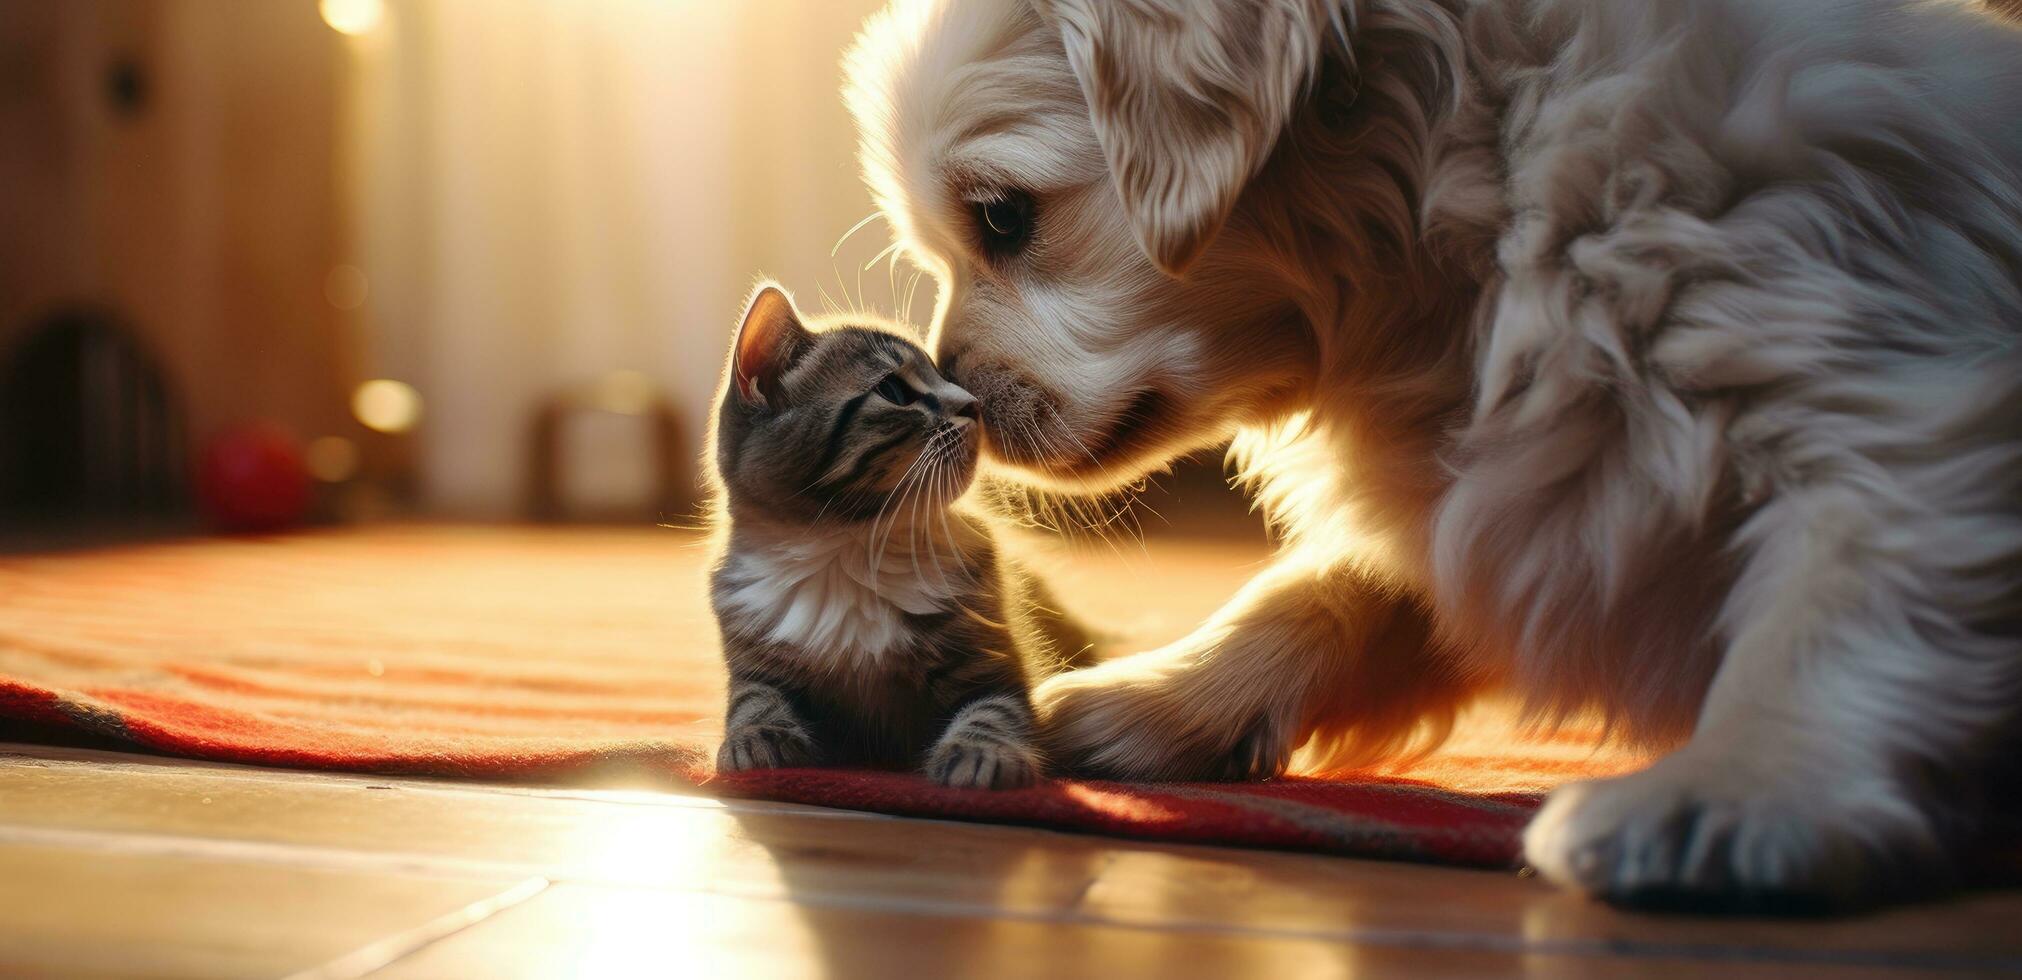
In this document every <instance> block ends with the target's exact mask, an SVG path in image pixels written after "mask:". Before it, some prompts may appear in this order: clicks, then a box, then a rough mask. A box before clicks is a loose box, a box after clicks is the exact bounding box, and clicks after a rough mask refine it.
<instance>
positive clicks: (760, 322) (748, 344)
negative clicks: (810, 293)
mask: <svg viewBox="0 0 2022 980" xmlns="http://www.w3.org/2000/svg"><path fill="white" fill-rule="evenodd" d="M810 339H811V337H810V335H809V334H808V332H807V328H806V327H804V326H801V323H800V314H799V313H798V312H796V311H795V310H794V308H793V300H792V299H790V298H788V297H787V295H786V292H785V291H784V290H782V289H780V288H779V287H778V286H775V285H773V284H772V283H766V284H765V285H763V286H760V287H759V288H758V291H757V292H755V293H753V294H752V296H751V302H750V304H749V305H747V306H746V307H745V308H744V323H743V325H742V326H739V327H738V328H737V349H736V352H735V353H733V354H731V355H730V373H731V381H732V384H734V385H735V386H736V388H737V394H738V397H740V398H743V399H744V400H745V401H746V402H748V403H751V404H755V405H765V404H772V403H776V402H777V401H778V400H779V393H780V388H779V379H780V376H781V375H783V374H785V373H786V371H787V369H788V368H790V367H792V366H793V362H794V361H795V360H797V359H799V357H800V355H801V353H802V352H803V351H804V350H806V348H807V345H808V341H809V340H810Z"/></svg>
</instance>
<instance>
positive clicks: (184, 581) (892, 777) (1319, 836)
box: [0, 527, 1635, 866]
mask: <svg viewBox="0 0 2022 980" xmlns="http://www.w3.org/2000/svg"><path fill="white" fill-rule="evenodd" d="M1261 559H1262V553H1261V552H1260V551H1258V550H1257V549H1255V548H1253V547H1244V546H1237V545H1227V544H1222V545H1216V544H1190V545H1159V544H1154V545H1151V546H1149V548H1148V550H1145V551H1138V550H1136V549H1134V548H1124V549H1119V550H1118V551H1117V552H1115V553H1110V552H1103V553H1099V554H1095V555H1088V556H1080V557H1076V558H1073V559H1070V560H1065V561H1063V562H1062V563H1061V566H1060V568H1059V569H1058V574H1057V576H1056V584H1057V586H1058V587H1059V590H1060V592H1061V594H1062V595H1065V596H1068V597H1071V599H1072V600H1073V604H1074V605H1075V607H1076V609H1077V611H1079V612H1082V613H1083V614H1084V615H1087V616H1088V617H1090V618H1091V620H1093V621H1096V622H1100V623H1103V624H1105V626H1107V627H1109V628H1111V629H1115V630H1117V631H1119V632H1121V633H1123V634H1125V638H1126V639H1127V641H1128V647H1129V648H1142V647H1145V646H1149V645H1153V644H1156V643H1162V642H1165V641H1167V640H1170V639H1172V638H1174V637H1176V636H1178V635H1181V634H1182V633H1184V632H1185V631H1186V629H1187V628H1188V627H1190V626H1191V625H1192V624H1193V623H1194V622H1196V621H1197V620H1198V619H1199V618H1200V617H1201V616H1203V615H1205V614H1206V613H1208V612H1209V611H1211V610H1212V609H1213V607H1214V605H1215V604H1216V603H1218V602H1219V601H1220V600H1221V599H1222V598H1224V597H1225V596H1226V595H1227V594H1228V593H1229V592H1231V591H1232V590H1233V589H1234V588H1235V587H1236V585H1237V584H1239V583H1240V582H1241V581H1242V580H1243V579H1244V578H1246V577H1247V576H1248V574H1249V573H1250V571H1251V570H1252V569H1253V568H1254V567H1255V564H1256V563H1257V562H1258V561H1260V560H1261ZM702 565H703V553H702V547H701V543H700V541H699V539H698V538H696V537H694V536H693V535H690V534H686V533H683V532H678V531H670V530H661V529H646V530H636V531H629V530H628V531H616V530H555V529H524V528H509V529H508V528H454V527H394V528H377V529H369V530H352V531H331V532H318V533H310V534H302V535H296V536H288V537H277V538H243V539H209V540H192V541H188V542H177V543H167V544H155V545H143V546H125V547H118V548H109V549H101V550H89V551H75V552H66V553H57V554H47V555H34V556H14V557H0V718H4V719H11V720H13V721H15V722H25V723H30V724H36V725H43V726H62V727H65V728H71V729H77V730H81V731H84V732H89V733H93V734H95V735H97V736H101V737H106V738H112V739H117V740H120V741H123V742H128V743H132V744H134V745H138V746H142V747H145V748H148V749H152V750H155V751H160V752H167V753H173V754H179V755H187V756H194V757H200V758H206V759H216V760H226V761H233V762H247V763H256V764H262V765H274V766H292V767H304V768H320V769H346V770H360V771H375V772H403V773H424V774H435V775H454V776H471V777H485V778H513V779H543V780H583V779H586V778H606V777H608V776H610V775H612V774H617V773H622V774H624V775H626V776H628V777H632V778H636V777H637V776H639V775H640V774H645V775H647V776H649V777H651V778H655V779H663V780H681V781H690V782H697V783H704V784H706V785H708V786H709V787H711V788H712V789H714V790H716V791H719V792H723V793H726V794H737V795H747V796H760V797H767V798H774V799H786V800H794V801H799V802H808V803H820V804H826V805H831V806H841V807H850V808H857V809H865V810H876V811H882V812H889V813H901V814H911V815H923V816H937V817H945V818H954V819H974V820H990V821H1002V822H1015V823H1025V824H1036V825H1042V826H1050V827H1056V828H1061V829H1070V830H1085V831H1092V832H1101V833H1109V834H1117V835H1123V836H1131V837H1138V838H1146V839H1156V840H1184V841H1195V842H1206V843H1221V844H1233V845H1247V846H1260V847H1280V848H1296V849H1310V850H1319V851H1328V852H1333V853H1343V854H1354V855H1362V856H1372V857H1391V858H1404V859H1416V860H1431V861H1441V862H1448V863H1457V864H1473V865H1489V866H1498V865H1508V864H1510V863H1512V862H1513V861H1514V860H1515V859H1516V857H1517V855H1518V845H1517V838H1518V833H1519V831H1520V830H1521V828H1522V826H1523V823H1524V821H1525V820H1526V819H1527V818H1528V816H1529V814H1530V813H1531V811H1532V810H1533V809H1534V808H1535V807H1536V805H1537V803H1538V801H1539V799H1540V797H1541V794H1542V793H1543V792H1544V791H1545V790H1546V789H1548V788H1549V787H1551V786H1553V785H1556V784H1557V783H1559V782H1562V781H1564V780H1566V779H1569V778H1580V777H1587V776H1593V775H1602V774H1608V773H1613V772H1620V771H1623V770H1624V769H1627V768H1630V767H1632V766H1633V765H1635V760H1633V759H1630V758H1626V757H1624V756H1621V755H1617V754H1610V753H1604V752H1597V751H1596V750H1595V749H1593V748H1592V746H1591V743H1590V742H1589V741H1587V740H1586V739H1584V738H1581V737H1575V736H1567V735H1562V736H1561V737H1558V738H1555V739H1551V740H1531V741H1517V740H1513V739H1511V738H1510V736H1509V734H1508V729H1507V726H1506V725H1505V724H1502V723H1501V722H1500V719H1498V718H1496V717H1493V716H1484V717H1478V718H1476V719H1473V720H1472V721H1471V722H1469V723H1467V724H1464V725H1463V726H1462V729H1461V731H1460V732H1459V734H1458V735H1457V736H1456V738H1455V739H1454V740H1453V741H1452V742H1450V743H1449V744H1448V746H1447V748H1446V749H1445V750H1444V751H1442V752H1441V753H1440V754H1438V755H1436V756H1434V757H1433V758H1431V759H1429V760H1427V761H1425V762H1423V763H1420V764H1417V765H1414V766H1411V767H1409V768H1404V769H1397V770H1391V771H1383V772H1363V773H1356V774H1352V775H1349V776H1344V777H1338V778H1332V779H1325V780H1319V779H1285V780H1278V781H1274V782H1269V783H1261V784H1209V783H1198V784H1164V785H1143V784H1122V783H1110V782H1095V781H1072V780H1056V781H1052V782H1049V783H1046V784H1044V785H1041V786H1038V787H1035V788H1032V789H1027V790H1019V791H1015V792H1007V793H987V792H971V791H957V790H948V789H942V788H939V787H936V786H933V785H930V784H928V783H927V782H926V781H925V780H924V779H921V778H920V777H917V776H914V775H911V774H906V773H886V772H863V771H842V770H782V771H778V772H771V773H759V774H747V775H741V776H735V777H722V776H717V775H716V774H714V773H713V772H712V771H711V769H710V766H709V759H710V758H711V757H712V755H713V751H714V745H715V742H716V739H717V736H718V735H719V733H720V717H719V716H720V713H721V710H722V695H723V677H722V667H721V663H720V661H719V659H718V653H717V650H716V647H715V640H716V633H715V626H714V624H713V622H712V620H711V619H710V615H709V611H708V604H707V600H706V594H705V592H704V585H703V568H702Z"/></svg>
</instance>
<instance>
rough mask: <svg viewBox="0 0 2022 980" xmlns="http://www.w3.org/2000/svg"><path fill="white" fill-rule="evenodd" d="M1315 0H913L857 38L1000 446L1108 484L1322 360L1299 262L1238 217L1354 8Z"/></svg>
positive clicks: (864, 103)
mask: <svg viewBox="0 0 2022 980" xmlns="http://www.w3.org/2000/svg"><path fill="white" fill-rule="evenodd" d="M1337 8H1338V5H1336V4H1331V3H1321V2H1307V0H1271V2H1259V0H1135V2H1131V3H1121V2H1116V0H897V2H896V3H895V5H894V6H893V8H892V9H890V10H887V11H886V12H884V13H883V14H880V15H879V16H878V17H876V18H874V19H873V20H872V21H871V22H870V24H869V25H867V27H866V29H865V32H864V34H863V36H862V37H861V38H859V40H858V44H857V46H856V48H855V49H854V50H853V51H852V52H851V54H850V56H849V59H848V63H847V64H848V70H849V79H850V81H849V87H848V93H847V96H848V101H849V105H850V108H851V110H852V112H853V113H854V114H855V115H856V118H857V123H858V126H859V130H860V133H861V148H860V150H861V156H862V163H863V166H864V171H865V176H866V179H867V180H868V181H869V183H870V185H871V189H872V193H873V195H874V196H875V197H876V199H877V201H878V204H879V206H880V207H881V208H882V209H883V211H884V213H885V216H886V218H887V219H888V220H889V221H890V223H891V225H892V228H893V229H894V234H895V235H896V236H897V238H898V240H899V242H900V244H901V245H902V246H903V247H904V248H905V249H906V250H907V252H908V254H909V255H910V257H911V258H912V259H913V260H914V261H916V262H917V263H919V264H921V265H922V266H924V267H925V268H927V269H929V270H930V271H931V272H932V273H933V274H934V275H935V276H936V277H937V278H938V279H939V281H940V287H941V288H940V294H939V301H938V303H937V305H936V309H935V314H934V325H933V337H934V343H935V347H936V351H937V354H938V355H939V357H940V359H941V362H942V366H943V368H944V369H945V370H946V371H947V372H948V373H949V375H950V376H951V377H953V378H955V379H956V380H957V382H958V383H959V384H961V385H963V386H964V387H966V388H968V389H969V390H971V391H973V392H975V393H976V394H977V395H978V397H980V398H981V399H982V400H983V404H984V410H985V414H986V417H987V418H988V420H989V423H990V429H991V432H992V436H991V441H990V447H989V452H990V453H991V455H992V456H993V457H994V458H995V459H996V460H997V461H998V462H1000V463H1003V464H1008V465H1010V466H1012V467H1013V468H1015V469H1017V470H1019V471H1020V472H1021V473H1022V474H1023V475H1024V476H1026V477H1027V478H1029V479H1032V480H1034V481H1036V482H1040V483H1043V484H1051V485H1054V486H1057V487H1066V488H1073V489H1097V490H1099V489H1104V488H1107V487H1109V486H1114V485H1116V484H1118V483H1121V482H1124V481H1128V480H1130V479H1134V478H1135V477H1137V476H1139V475H1141V474H1143V473H1144V472H1146V471H1148V470H1151V469H1154V468H1156V467H1158V466H1160V465H1163V464H1164V463H1165V462H1166V461H1168V460H1170V459H1172V458H1174V457H1176V456H1178V455H1181V454H1183V453H1186V452H1189V451H1192V450H1195V449H1200V448H1204V447H1206V446H1210V445H1213V444H1215V443H1217V442H1219V441H1221V440H1223V439H1225V438H1227V437H1228V436H1229V435H1230V434H1231V433H1232V432H1233V431H1234V429H1235V428H1236V427H1237V426H1239V425H1241V424H1244V423H1246V422H1253V421H1259V420H1261V419H1263V418H1265V417H1268V416H1270V415H1272V414H1274V413H1277V412H1281V411H1283V410H1284V409H1285V408H1286V407H1288V406H1289V405H1291V404H1292V403H1293V402H1294V401H1295V400H1296V399H1297V398H1298V397H1299V394H1300V392H1301V389H1302V388H1303V387H1304V386H1306V385H1308V384H1309V383H1310V374H1311V367H1310V365H1311V363H1312V362H1313V360H1314V354H1313V346H1314V343H1315V341H1314V339H1313V337H1312V336H1311V333H1310V331H1309V330H1308V329H1307V328H1305V327H1304V326H1303V321H1302V320H1301V318H1300V317H1299V315H1298V313H1297V311H1296V309H1295V306H1294V304H1293V302H1292V301H1291V299H1290V298H1289V295H1290V290H1289V289H1288V288H1287V282H1289V281H1291V280H1293V279H1294V278H1296V277H1297V275H1298V274H1299V273H1298V270H1297V269H1295V268H1293V267H1294V266H1296V265H1297V263H1296V261H1293V260H1288V257H1287V246H1286V245H1285V244H1284V242H1283V241H1281V240H1279V239H1281V238H1283V237H1286V236H1280V235H1276V234H1274V231H1273V229H1272V228H1271V227H1270V223H1269V222H1256V221H1245V220H1242V219H1240V218H1238V219H1236V220H1231V215H1232V213H1235V212H1237V209H1238V199H1239V198H1240V197H1242V195H1243V194H1244V192H1245V189H1246V187H1247V186H1248V185H1249V184H1250V183H1251V182H1252V180H1253V179H1254V178H1255V177H1256V175H1257V173H1258V171H1259V169H1260V168H1262V167H1263V165H1264V162H1265V160H1266V159H1267V158H1268V157H1269V156H1270V154H1271V152H1272V148H1273V147H1274V146H1275V145H1276V143H1277V141H1278V139H1279V137H1280V135H1281V133H1282V131H1283V130H1284V129H1285V127H1286V125H1287V121H1288V119H1289V118H1290V117H1291V115H1292V114H1293V111H1294V109H1295V107H1296V105H1297V103H1298V102H1299V100H1300V98H1301V96H1302V93H1303V92H1304V90H1305V86H1306V82H1307V79H1308V76H1309V75H1310V74H1311V73H1312V71H1313V67H1314V65H1315V64H1316V63H1317V61H1318V59H1319V57H1320V51H1319V47H1320V45H1322V44H1323V43H1325V42H1326V40H1327V39H1328V38H1329V37H1338V36H1339V35H1338V33H1330V32H1338V30H1339V29H1340V27H1341V25H1339V24H1335V23H1333V22H1331V21H1330V20H1329V19H1328V18H1329V14H1328V13H1327V11H1329V10H1333V9H1337Z"/></svg>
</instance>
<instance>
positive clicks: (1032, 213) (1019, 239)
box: [970, 190, 1039, 261]
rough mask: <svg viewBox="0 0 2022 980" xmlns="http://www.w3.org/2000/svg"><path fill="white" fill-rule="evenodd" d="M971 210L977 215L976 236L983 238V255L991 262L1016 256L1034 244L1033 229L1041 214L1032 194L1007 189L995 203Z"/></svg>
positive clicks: (986, 202)
mask: <svg viewBox="0 0 2022 980" xmlns="http://www.w3.org/2000/svg"><path fill="white" fill-rule="evenodd" d="M970 207H971V208H972V209H974V210H975V213H976V234H977V236H978V237H979V238H981V239H982V242H983V254H984V255H986V256H988V257H989V258H990V259H991V260H992V261H1001V260H1004V259H1008V258H1011V257H1013V256H1016V255H1018V254H1019V253H1021V252H1023V251H1025V247H1026V246H1027V245H1029V244H1031V242H1032V226H1033V224H1034V221H1035V219H1036V218H1037V217H1038V214H1039V205H1038V203H1037V202H1035V201H1033V200H1032V195H1030V194H1027V193H1026V192H1024V191H1020V190H1008V191H1004V192H1003V193H1001V194H999V195H998V196H997V197H996V198H995V199H993V200H989V201H978V202H976V203H974V204H971V205H970Z"/></svg>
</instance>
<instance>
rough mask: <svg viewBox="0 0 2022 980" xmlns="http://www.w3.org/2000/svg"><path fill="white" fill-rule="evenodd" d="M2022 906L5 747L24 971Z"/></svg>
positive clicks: (1325, 967)
mask: <svg viewBox="0 0 2022 980" xmlns="http://www.w3.org/2000/svg"><path fill="white" fill-rule="evenodd" d="M2003 970H2009V971H2022V893H2015V892H2004V893H1982V894H1978V895H1971V896H1967V897H1964V898H1961V899H1955V900H1952V901H1948V902H1944V903H1940V904H1936V905H1930V906H1925V907H1921V908H1910V909H1899V910H1894V911H1890V912H1885V913H1881V914H1878V915H1872V916H1867V917H1862V918H1856V919H1848V920H1836V921H1813V922H1796V923H1789V922H1774V921H1766V920H1718V919H1691V918H1680V919H1666V918H1658V917H1652V916H1642V915H1629V914H1623V913H1618V912H1614V911H1611V910H1608V909H1605V908H1602V907H1599V906H1596V905H1593V904H1590V903H1588V902H1585V901H1582V900H1580V899H1577V898H1574V897H1571V896H1567V895H1562V894H1557V893H1555V892H1553V891H1552V890H1550V889H1548V888H1546V887H1544V886H1543V885H1542V884H1540V883H1538V882H1536V881H1534V880H1530V879H1526V878H1522V877H1519V876H1517V875H1515V874H1498V873H1491V872H1480V871H1462V870H1455V869H1447V868H1432V867H1418V866H1411V865H1403V864H1391V863H1381V862H1370V861H1354V860H1346V859H1339V858H1325V857H1313V856H1306V855H1296V854H1276V853H1261V852H1254V851H1238V850H1224V849H1218V848H1207V847H1172V846H1145V845H1137V844H1131V843H1128V842H1120V841H1113V840H1107V839H1103V838H1096V837H1083V836H1072V835H1066V834H1058V833H1053V832H1049V831H1041V830H1028V829H1023V828H1016V827H992V826H979V825H970V824H959V823H944V822H937V821H923V820H908V819H902V818H895V817H884V816H875V815H868V814H861V813H852V812H844V811H837V810H825V809H820V808H814V807H802V806H791V805H781V804H765V803H745V802H720V801H717V800H712V799H708V798H706V797H701V796H694V795H681V794H674V793H666V792H643V791H628V790H617V789H612V790H600V789H584V790H552V789H533V788H527V787H516V786H491V785H480V784H469V783H449V782H440V781H428V780H404V779H388V778H383V777H368V776H345V775H325V774H317V773H296V772H283V771H275V770H263V769H250V768H241V767H232V766H220V765H208V764H198V763H187V762H180V761H176V760H167V759H159V758H152V757H145V756H133V755H124V754H119V753H111V752H99V751H92V750H85V749H70V748H54V747H48V746H39V745H26V744H15V743H5V744H0V976H20V975H28V976H46V975H54V976H179V977H239V976H247V977H286V976H304V977H333V978H336V977H362V976H373V977H382V976H383V977H431V978H433V977H495V976H529V977H551V976H587V977H617V976H630V975H676V976H698V977H700V976H708V977H716V976H762V977H800V976H844V977H853V976H879V977H883V976H896V977H918V978H928V977H941V976H954V975H957V974H960V975H963V976H972V977H993V976H1006V977H1047V978H1052V977H1064V976H1099V977H1111V978H1125V977H1138V976H1159V977H1196V976H1198V977H1235V976H1259V977H1271V978H1277V977H1308V976H1312V977H1324V976H1387V975H1401V976H1413V977H1421V976H1447V975H1467V976H1488V975H1513V974H1522V975H1528V976H1541V977H1564V976H1588V975H1617V974H1633V975H1657V976H1674V975H1675V976H1703V975H1709V974H1718V975H1721V976H1723V977H1753V976H1763V977H1788V976H1812V975H1837V974H1842V973H1844V974H1850V975H1873V976H1907V975H1912V974H1917V973H1928V972H1933V971H1940V972H1953V971H1972V972H1999V971H2003Z"/></svg>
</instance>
